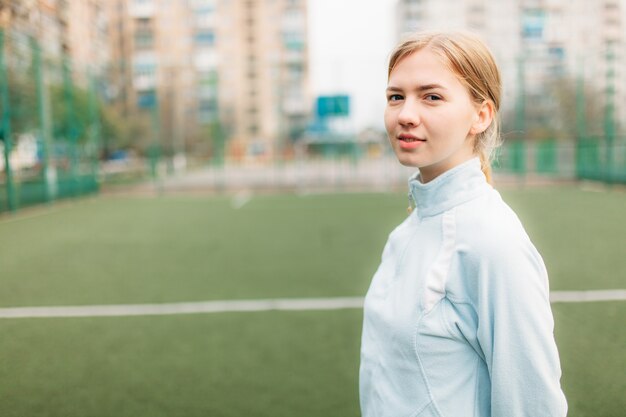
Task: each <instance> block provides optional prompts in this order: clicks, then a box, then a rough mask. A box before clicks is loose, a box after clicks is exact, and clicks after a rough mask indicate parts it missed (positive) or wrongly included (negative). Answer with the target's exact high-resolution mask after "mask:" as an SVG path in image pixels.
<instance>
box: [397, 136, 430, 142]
mask: <svg viewBox="0 0 626 417" xmlns="http://www.w3.org/2000/svg"><path fill="white" fill-rule="evenodd" d="M398 140H401V141H403V142H408V143H411V142H426V139H421V138H418V137H417V136H413V135H407V134H402V135H398Z"/></svg>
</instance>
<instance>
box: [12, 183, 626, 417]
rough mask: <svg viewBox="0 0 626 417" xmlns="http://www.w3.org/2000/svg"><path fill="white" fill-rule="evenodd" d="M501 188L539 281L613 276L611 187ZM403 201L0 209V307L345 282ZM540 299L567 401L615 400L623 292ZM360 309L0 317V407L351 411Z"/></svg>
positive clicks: (138, 412)
mask: <svg viewBox="0 0 626 417" xmlns="http://www.w3.org/2000/svg"><path fill="white" fill-rule="evenodd" d="M503 195H504V197H505V200H507V201H508V202H509V203H510V205H511V206H512V207H513V208H514V209H515V210H516V211H517V212H518V214H519V216H520V218H521V219H522V221H523V222H524V224H525V225H526V227H527V230H528V232H529V234H530V235H531V237H532V238H533V241H534V242H535V244H536V245H537V247H538V248H539V250H540V251H541V253H542V255H543V257H544V259H545V261H546V264H547V266H548V270H549V272H550V277H551V289H552V290H585V289H613V288H624V287H626V256H625V255H626V254H625V253H624V237H625V236H626V217H625V216H624V214H625V213H626V194H624V193H623V192H617V191H614V192H586V191H580V190H578V189H576V188H573V187H571V188H538V189H527V190H509V191H505V192H503ZM405 207H406V197H405V196H403V195H395V194H343V195H306V196H292V195H275V196H255V197H253V198H252V200H251V201H250V202H249V203H248V204H246V205H244V206H243V207H242V208H240V209H238V210H236V209H234V208H233V207H232V205H231V200H230V199H229V198H226V197H218V198H216V197H213V198H208V197H191V196H186V197H161V198H112V197H109V198H96V199H89V200H79V201H77V202H75V203H72V204H61V205H58V206H54V207H52V208H41V209H35V210H31V211H28V212H24V213H23V214H20V215H18V216H16V217H7V216H5V217H3V218H2V219H0V248H1V249H0V265H1V269H0V271H1V273H0V307H18V306H53V305H91V304H142V303H161V302H178V301H203V300H228V299H259V298H282V297H298V298H300V297H337V296H363V295H364V293H365V291H366V290H367V286H368V284H369V280H370V279H371V276H372V274H373V272H374V270H375V268H376V265H377V264H378V260H379V259H380V252H381V250H382V247H383V245H384V242H385V240H386V237H387V234H388V233H389V232H390V231H391V229H392V228H393V227H394V226H395V225H396V224H397V223H399V222H400V221H401V220H402V219H403V218H404V216H405V215H406V212H405ZM553 310H554V315H555V320H556V331H555V332H556V338H557V342H558V345H559V350H560V352H561V360H562V367H563V380H562V383H563V386H564V390H565V392H566V395H567V397H568V401H569V404H570V413H569V416H570V417H611V416H622V415H623V410H624V409H626V398H625V397H624V395H623V393H624V392H626V377H625V376H624V372H623V369H624V363H626V333H625V332H624V330H623V328H624V325H623V324H624V321H625V319H626V302H624V301H615V302H595V303H572V304H555V305H553ZM360 327H361V312H360V311H359V310H356V309H352V310H337V311H297V312H296V311H282V312H277V311H274V312H256V313H218V314H190V315H180V316H146V317H115V318H47V319H0V334H2V337H1V338H0V416H3V417H5V416H7V417H9V416H59V417H61V416H63V417H73V416H76V417H87V416H116V417H118V416H119V417H122V416H129V417H130V416H132V417H141V416H150V417H152V416H242V415H251V416H276V417H278V416H290V417H294V416H320V417H321V416H325V417H330V416H358V415H359V409H358V385H357V383H358V360H359V357H358V355H359V343H360V340H359V338H360V332H361V328H360ZM455 417H456V416H455Z"/></svg>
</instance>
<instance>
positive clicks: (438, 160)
mask: <svg viewBox="0 0 626 417" xmlns="http://www.w3.org/2000/svg"><path fill="white" fill-rule="evenodd" d="M484 116H485V115H483V114H481V106H479V105H476V104H475V103H474V102H473V101H472V99H471V97H470V95H469V92H468V90H467V88H466V87H465V86H464V85H463V84H461V81H459V79H458V78H457V76H456V75H455V74H454V73H452V72H451V71H450V70H449V69H448V68H447V67H446V66H445V65H444V64H443V63H442V62H441V60H440V58H439V57H438V56H437V55H435V54H434V53H433V52H431V51H430V50H429V49H428V48H424V49H421V50H419V51H417V52H414V53H412V54H410V55H408V56H406V57H404V58H402V59H401V60H400V61H399V62H398V63H397V65H396V67H395V68H394V70H393V71H392V72H391V75H390V76H389V82H388V86H387V108H386V110H385V127H386V129H387V134H388V135H389V141H390V142H391V147H392V148H393V150H394V152H395V153H396V156H397V157H398V160H399V161H400V163H401V164H403V165H406V166H412V167H417V168H419V170H420V175H421V180H422V182H428V181H430V180H432V179H434V178H435V177H437V176H438V175H440V174H442V173H444V172H445V171H447V170H449V169H450V168H453V167H455V166H456V165H458V164H460V163H462V162H465V161H467V160H469V159H471V158H472V157H473V156H474V152H473V149H474V139H475V135H476V133H479V132H480V131H482V130H484V129H482V130H480V129H481V128H482V124H481V120H482V119H483V118H484ZM490 121H491V120H489V122H490ZM482 122H484V120H482ZM487 126H488V124H487ZM485 128H486V126H485Z"/></svg>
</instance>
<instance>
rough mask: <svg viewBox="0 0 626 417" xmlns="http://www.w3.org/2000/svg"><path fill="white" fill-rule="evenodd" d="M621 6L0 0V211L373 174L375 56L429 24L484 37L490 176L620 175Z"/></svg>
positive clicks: (380, 147)
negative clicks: (491, 114)
mask: <svg viewBox="0 0 626 417" xmlns="http://www.w3.org/2000/svg"><path fill="white" fill-rule="evenodd" d="M624 19H626V7H624V3H623V2H622V1H620V0H607V1H594V2H585V1H574V2H569V1H568V2H565V1H562V2H561V1H556V0H554V1H538V0H537V1H534V0H533V1H530V0H529V1H522V0H507V1H499V2H485V1H479V0H476V1H469V0H467V1H427V0H419V1H418V0H414V1H409V0H401V1H393V0H381V1H377V2H373V3H371V4H368V5H364V4H362V3H359V2H356V1H342V2H331V1H328V0H315V1H309V2H307V1H304V0H301V1H296V0H289V1H288V0H272V1H269V0H268V1H260V0H255V1H235V0H233V1H218V0H203V1H201V0H178V1H159V0H150V1H149V0H123V1H122V0H108V1H104V0H101V1H96V0H93V1H91V0H89V1H87V0H84V1H82V0H75V1H70V0H65V1H64V0H55V1H53V0H48V1H44V0H41V1H39V0H37V1H36V0H10V1H9V0H3V1H2V3H0V27H1V28H2V32H1V38H0V41H1V42H0V56H1V57H2V60H1V61H0V87H1V88H0V98H1V100H0V106H1V107H0V111H1V115H2V119H1V122H2V125H1V126H2V129H1V138H2V144H1V145H0V146H1V150H2V153H3V158H2V160H1V162H0V169H1V170H2V177H1V178H0V181H1V183H0V187H2V188H1V189H0V191H1V192H0V211H7V210H15V209H16V208H17V207H20V206H25V205H29V204H33V203H39V202H42V201H49V200H53V199H57V198H63V197H66V196H69V195H77V194H84V193H93V192H97V190H99V189H101V188H102V187H104V188H106V187H107V186H108V185H115V184H119V183H122V184H127V183H129V182H131V183H132V182H138V181H142V180H145V179H149V178H152V179H156V178H159V179H160V180H161V181H162V184H161V185H163V186H164V187H168V186H169V187H174V188H179V187H183V186H185V187H188V188H201V189H205V190H206V189H216V188H219V187H222V188H223V187H227V188H233V187H234V188H238V187H242V186H244V187H260V188H277V187H278V188H294V187H298V186H299V185H302V184H305V183H306V184H308V186H317V185H323V186H325V187H332V186H333V184H335V183H337V182H348V183H353V184H354V185H355V186H361V187H369V186H370V185H371V184H372V183H373V184H381V183H382V186H383V187H388V186H389V185H391V184H395V183H397V181H398V180H400V179H401V178H404V177H405V176H406V171H404V170H401V169H398V168H397V167H396V165H397V164H396V163H395V162H394V161H393V157H392V155H391V153H390V150H389V148H388V146H387V144H386V137H385V133H384V130H383V125H382V112H383V109H384V104H385V100H384V93H383V92H384V88H385V82H386V72H385V66H386V60H387V57H388V53H389V51H390V50H391V48H392V47H393V45H394V44H395V43H396V42H397V41H398V40H400V39H401V38H402V37H403V35H405V34H407V33H410V32H411V31H413V30H416V29H429V28H439V29H470V30H473V31H475V32H477V33H478V34H479V35H481V36H482V37H483V39H484V40H485V41H486V42H487V43H488V44H489V46H490V47H491V48H492V50H493V53H494V55H495V57H496V59H497V61H498V63H499V65H500V68H501V71H502V74H503V79H504V99H503V108H502V124H503V135H504V137H505V139H506V143H505V146H504V147H503V149H502V150H501V152H500V155H499V158H498V160H497V167H498V169H499V171H500V172H501V173H503V174H504V173H507V174H516V175H518V176H526V175H527V174H528V175H531V176H532V175H535V174H536V175H539V176H542V177H545V178H550V179H560V180H563V179H567V180H579V179H594V180H601V181H606V182H621V183H624V182H625V181H626V174H625V170H626V168H625V167H626V156H625V155H626V147H625V144H624V143H625V142H624V140H625V139H624V129H626V126H624V123H620V121H622V120H624V118H625V117H626V105H625V103H626V88H625V86H626V78H625V77H626V72H625V71H624V65H625V64H626V62H625V60H626V57H625V56H624V55H625V54H624V41H625V37H626V25H625V24H624ZM315 162H317V163H319V164H321V165H319V164H315ZM348 162H349V164H348ZM346 164H348V166H345V165H346ZM322 167H326V169H324V168H322ZM239 168H242V169H244V170H247V171H246V177H247V179H241V178H239V175H238V174H237V172H241V170H240V169H239ZM224 170H225V171H224ZM250 171H252V172H256V173H257V175H255V176H254V177H253V178H254V180H251V178H250V175H248V174H249V172H250ZM322 171H326V172H322ZM183 173H193V175H192V176H191V177H189V176H188V178H186V179H185V180H183V179H181V178H179V179H177V180H174V178H173V176H175V175H177V176H179V177H180V176H181V174H183Z"/></svg>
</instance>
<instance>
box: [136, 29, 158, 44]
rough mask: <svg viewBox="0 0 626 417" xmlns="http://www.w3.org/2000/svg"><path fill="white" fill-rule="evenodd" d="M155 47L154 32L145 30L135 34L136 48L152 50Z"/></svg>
mask: <svg viewBox="0 0 626 417" xmlns="http://www.w3.org/2000/svg"><path fill="white" fill-rule="evenodd" d="M153 45H154V36H153V35H152V32H147V31H144V30H141V31H137V32H136V33H135V46H137V47H138V48H151V47H152V46H153Z"/></svg>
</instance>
